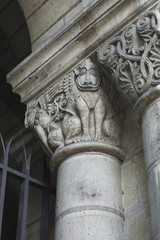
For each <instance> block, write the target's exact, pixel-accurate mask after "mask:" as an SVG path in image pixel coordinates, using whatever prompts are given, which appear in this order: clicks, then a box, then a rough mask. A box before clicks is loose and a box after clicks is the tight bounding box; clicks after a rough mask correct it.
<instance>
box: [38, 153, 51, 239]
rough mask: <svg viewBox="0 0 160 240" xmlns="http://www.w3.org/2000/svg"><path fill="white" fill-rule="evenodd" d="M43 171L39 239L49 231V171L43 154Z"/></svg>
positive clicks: (45, 236) (43, 237) (44, 237)
mask: <svg viewBox="0 0 160 240" xmlns="http://www.w3.org/2000/svg"><path fill="white" fill-rule="evenodd" d="M43 173H44V182H45V183H46V185H47V187H46V188H44V190H43V193H42V210H41V232H40V240H44V239H48V233H49V199H50V173H49V170H48V168H47V165H46V161H45V156H44V166H43Z"/></svg>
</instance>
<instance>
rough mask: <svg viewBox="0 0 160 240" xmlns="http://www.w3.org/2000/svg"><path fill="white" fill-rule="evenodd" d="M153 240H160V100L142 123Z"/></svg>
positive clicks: (147, 113) (149, 109)
mask: <svg viewBox="0 0 160 240" xmlns="http://www.w3.org/2000/svg"><path fill="white" fill-rule="evenodd" d="M142 129H143V143H144V156H145V164H146V171H147V183H148V195H149V205H150V214H151V226H152V239H153V240H159V239H160V100H159V101H157V102H156V103H154V104H153V105H151V107H150V108H148V110H147V111H146V112H145V114H144V116H143V122H142Z"/></svg>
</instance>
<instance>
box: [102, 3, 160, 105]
mask: <svg viewBox="0 0 160 240" xmlns="http://www.w3.org/2000/svg"><path fill="white" fill-rule="evenodd" d="M98 61H99V62H100V63H101V64H102V65H103V67H104V68H105V69H107V70H109V71H111V72H112V76H113V78H114V80H115V83H116V86H117V89H118V90H119V91H120V92H122V93H123V95H124V96H125V98H126V99H127V101H128V102H129V103H130V105H134V104H135V102H136V101H137V100H138V98H139V97H140V96H141V95H142V94H143V93H144V92H146V91H147V90H148V89H149V88H150V87H151V86H155V85H158V84H160V12H159V5H158V6H157V8H156V10H155V11H150V12H147V13H145V14H144V15H143V16H142V17H140V18H139V19H138V21H137V22H136V23H135V24H132V25H130V26H128V27H127V28H126V29H125V30H124V31H123V32H122V34H121V35H120V36H118V37H115V38H114V39H112V40H111V41H110V42H109V43H107V44H105V45H104V46H103V47H102V48H101V49H100V50H99V51H98Z"/></svg>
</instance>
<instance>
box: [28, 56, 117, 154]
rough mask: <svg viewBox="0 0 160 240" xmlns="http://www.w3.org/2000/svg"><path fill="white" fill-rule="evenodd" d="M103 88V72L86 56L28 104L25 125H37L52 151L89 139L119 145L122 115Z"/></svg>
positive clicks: (36, 130) (46, 146) (34, 126)
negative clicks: (120, 115) (119, 114)
mask: <svg viewBox="0 0 160 240" xmlns="http://www.w3.org/2000/svg"><path fill="white" fill-rule="evenodd" d="M103 89H104V87H103V76H102V75H101V74H100V72H99V71H98V69H97V66H96V65H95V64H94V63H93V62H92V61H91V60H90V59H86V60H85V61H83V62H82V63H81V64H79V65H78V66H77V67H76V68H75V69H73V70H72V71H71V72H70V73H69V74H68V75H66V76H64V77H63V78H62V79H61V80H60V81H59V82H58V83H56V84H54V85H52V86H51V87H50V88H49V89H47V90H46V91H45V92H44V93H43V94H41V95H40V96H39V97H38V98H37V99H36V100H35V101H32V102H31V103H30V104H28V108H27V112H26V118H25V125H26V127H30V128H32V129H34V131H35V132H36V134H37V136H38V138H39V139H40V140H41V142H42V144H43V146H44V147H45V149H46V150H47V152H48V153H49V154H50V155H53V153H54V151H55V150H58V151H59V150H60V149H63V148H64V147H65V146H67V145H71V144H77V143H80V142H81V143H85V142H86V141H87V142H92V143H93V142H94V143H95V142H107V143H108V144H110V145H114V146H116V147H117V146H119V145H120V135H121V129H120V126H119V117H118V114H117V113H116V112H115V110H114V108H113V106H112V104H111V101H110V98H109V96H108V95H107V94H106V93H105V92H104V90H103Z"/></svg>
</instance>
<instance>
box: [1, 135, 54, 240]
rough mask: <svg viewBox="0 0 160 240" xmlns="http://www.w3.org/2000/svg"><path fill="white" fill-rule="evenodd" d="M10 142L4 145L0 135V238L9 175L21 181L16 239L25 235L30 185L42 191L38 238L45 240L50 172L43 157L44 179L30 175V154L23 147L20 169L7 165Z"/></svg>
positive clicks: (46, 237) (21, 238) (51, 190)
mask: <svg viewBox="0 0 160 240" xmlns="http://www.w3.org/2000/svg"><path fill="white" fill-rule="evenodd" d="M11 142H12V140H10V141H9V143H8V145H7V146H6V147H5V145H4V141H3V139H2V136H1V135H0V239H1V235H2V223H3V209H4V201H5V190H6V181H7V177H8V176H10V177H12V178H15V179H17V180H19V181H20V183H21V187H20V197H19V210H18V222H17V234H16V240H25V237H26V221H27V208H28V194H29V186H30V185H31V186H33V187H35V188H37V189H40V190H41V191H42V208H41V231H40V240H44V239H46V240H47V239H48V227H49V199H50V194H54V195H55V189H54V188H52V187H51V186H50V173H49V170H48V168H47V166H46V161H45V159H44V181H39V180H37V179H35V178H33V177H31V176H30V161H31V154H30V155H29V156H28V157H27V155H26V150H25V148H24V147H23V159H22V162H23V167H22V171H21V172H19V171H17V170H15V169H13V168H10V167H9V166H8V161H9V150H10V145H11Z"/></svg>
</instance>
